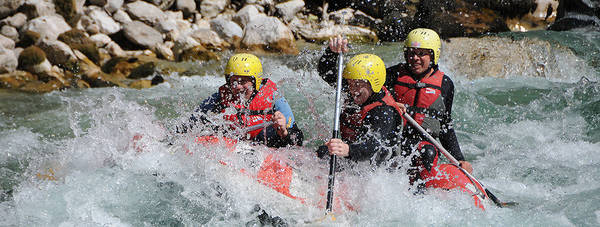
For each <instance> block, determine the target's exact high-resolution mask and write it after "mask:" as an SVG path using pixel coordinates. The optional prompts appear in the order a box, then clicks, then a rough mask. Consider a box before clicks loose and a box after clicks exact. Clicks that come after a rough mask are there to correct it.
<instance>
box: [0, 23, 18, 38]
mask: <svg viewBox="0 0 600 227" xmlns="http://www.w3.org/2000/svg"><path fill="white" fill-rule="evenodd" d="M0 34H2V35H3V36H6V37H7V38H9V39H12V40H13V41H15V42H19V31H17V29H16V28H14V27H12V26H10V25H4V26H2V28H1V29H0Z"/></svg>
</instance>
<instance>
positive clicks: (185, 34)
mask: <svg viewBox="0 0 600 227" xmlns="http://www.w3.org/2000/svg"><path fill="white" fill-rule="evenodd" d="M598 5H600V4H595V3H590V1H585V0H569V1H567V0H560V1H559V0H508V1H497V0H444V1H439V0H370V1H365V0H344V1H340V0H325V1H312V0H310V1H308V0H307V1H304V0H289V1H283V0H144V1H142V0H4V1H2V2H1V3H0V73H2V74H0V87H2V88H11V89H18V90H24V91H38V92H47V91H51V90H56V89H64V88H69V87H102V86H123V87H135V88H143V87H148V86H151V85H154V84H156V83H159V81H163V79H162V78H159V77H160V76H157V77H154V78H153V76H154V75H155V74H156V72H161V73H165V72H164V71H163V70H173V69H163V68H161V67H159V66H160V65H161V62H177V61H209V60H211V59H218V58H219V53H220V52H221V51H224V50H235V51H251V52H272V53H279V54H297V53H298V49H297V47H296V41H297V40H305V41H309V42H320V41H325V40H327V39H329V37H332V36H336V35H345V36H346V37H349V38H351V39H353V40H355V41H361V42H378V41H402V40H403V39H404V38H405V36H406V34H407V33H408V32H409V31H410V30H412V29H414V28H417V27H428V28H432V29H434V30H436V31H437V32H438V33H440V35H441V36H442V37H443V38H450V37H473V36H479V35H481V34H487V33H496V32H504V31H527V30H532V29H547V28H548V27H549V26H550V28H551V29H554V30H565V29H570V28H572V27H577V26H582V25H589V24H596V23H597V22H596V21H597V16H598V14H599V10H598V7H599V6H598ZM573 12H575V13H577V15H585V16H587V17H589V18H590V20H585V19H584V20H582V19H581V18H582V17H581V16H579V17H574V16H573ZM594 18H596V19H595V20H594ZM555 21H556V23H554V22H555ZM553 23H554V24H553ZM175 70H176V69H175ZM152 81H155V82H152Z"/></svg>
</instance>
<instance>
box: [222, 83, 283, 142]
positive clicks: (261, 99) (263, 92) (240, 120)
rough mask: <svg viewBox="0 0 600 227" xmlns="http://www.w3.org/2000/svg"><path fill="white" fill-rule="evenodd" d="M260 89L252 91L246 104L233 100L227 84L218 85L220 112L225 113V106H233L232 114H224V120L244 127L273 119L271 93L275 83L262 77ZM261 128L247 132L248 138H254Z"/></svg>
mask: <svg viewBox="0 0 600 227" xmlns="http://www.w3.org/2000/svg"><path fill="white" fill-rule="evenodd" d="M261 84H262V85H261V87H260V90H258V91H257V92H254V93H253V94H252V96H251V97H250V100H249V101H247V102H246V104H244V105H242V104H237V103H235V102H234V100H233V94H232V93H231V89H230V88H228V87H227V85H223V86H221V87H219V94H220V96H221V102H220V103H219V105H220V108H221V113H225V111H226V108H228V107H233V108H235V110H236V111H235V113H234V114H228V115H225V116H224V119H225V120H228V121H231V122H233V123H234V124H235V125H236V126H238V127H240V128H246V127H250V126H253V125H258V124H261V123H264V122H268V121H271V120H272V119H273V113H274V111H273V103H274V100H273V95H274V94H275V92H277V85H275V83H273V82H272V81H271V80H269V79H263V80H262V83H261ZM261 130H262V129H261V128H259V129H256V130H254V131H250V132H248V133H247V134H248V136H249V138H248V139H254V138H255V137H256V136H257V135H258V134H259V133H260V131H261Z"/></svg>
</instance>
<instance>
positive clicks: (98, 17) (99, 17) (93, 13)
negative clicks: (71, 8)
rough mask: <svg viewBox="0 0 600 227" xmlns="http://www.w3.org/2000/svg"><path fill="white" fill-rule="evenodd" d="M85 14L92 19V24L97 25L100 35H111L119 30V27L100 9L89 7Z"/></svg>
mask: <svg viewBox="0 0 600 227" xmlns="http://www.w3.org/2000/svg"><path fill="white" fill-rule="evenodd" d="M86 14H87V15H88V16H89V17H90V18H91V19H92V21H93V23H94V24H96V25H98V28H99V30H100V33H102V34H107V35H111V34H114V33H117V32H118V31H119V30H121V25H119V23H117V22H116V21H115V20H113V18H112V17H111V16H109V15H108V14H107V13H106V11H104V9H102V8H98V7H89V8H88V10H87V12H86Z"/></svg>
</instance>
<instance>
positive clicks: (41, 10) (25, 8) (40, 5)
mask: <svg viewBox="0 0 600 227" xmlns="http://www.w3.org/2000/svg"><path fill="white" fill-rule="evenodd" d="M25 2H26V3H25V4H23V5H21V6H20V7H19V12H22V13H25V14H26V15H27V18H36V17H43V16H52V15H56V13H57V12H56V8H57V7H55V5H54V3H53V1H47V0H38V1H25Z"/></svg>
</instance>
